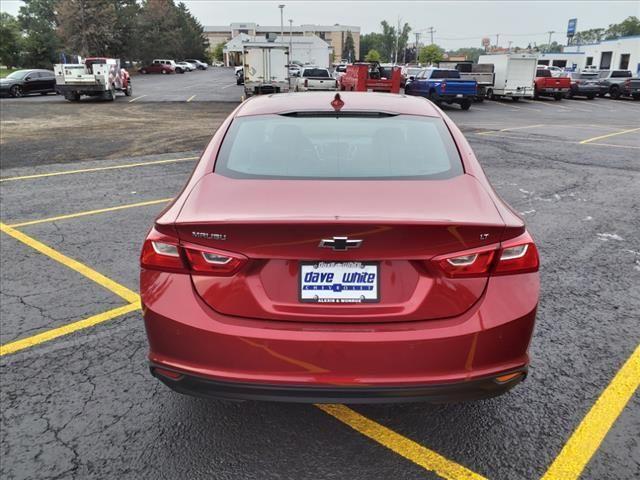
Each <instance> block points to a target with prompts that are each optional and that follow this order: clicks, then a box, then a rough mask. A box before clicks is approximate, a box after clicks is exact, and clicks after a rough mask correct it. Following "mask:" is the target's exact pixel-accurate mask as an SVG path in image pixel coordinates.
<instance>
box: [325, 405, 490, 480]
mask: <svg viewBox="0 0 640 480" xmlns="http://www.w3.org/2000/svg"><path fill="white" fill-rule="evenodd" d="M316 407H318V408H319V409H320V410H322V411H324V412H326V413H328V414H329V415H331V416H333V417H335V418H337V419H338V420H340V421H341V422H343V423H345V424H347V425H348V426H350V427H351V428H353V429H354V430H356V431H357V432H359V433H361V434H362V435H364V436H366V437H369V438H370V439H371V440H373V441H375V442H378V443H379V444H381V445H382V446H384V447H387V448H388V449H389V450H392V451H393V452H395V453H397V454H398V455H401V456H403V457H404V458H406V459H407V460H410V461H412V462H413V463H415V464H417V465H419V466H421V467H422V468H424V469H426V470H429V471H432V472H434V473H436V474H437V475H440V476H441V477H442V478H446V479H449V480H458V479H465V480H482V479H485V477H483V476H481V475H478V474H477V473H475V472H472V471H471V470H469V469H467V468H465V467H463V466H462V465H459V464H457V463H455V462H453V461H451V460H449V459H447V458H445V457H443V456H442V455H440V454H438V453H436V452H434V451H433V450H429V449H428V448H426V447H423V446H422V445H420V444H419V443H416V442H414V441H413V440H409V439H408V438H406V437H403V436H402V435H400V434H398V433H396V432H394V431H393V430H391V429H389V428H387V427H384V426H382V425H380V424H379V423H377V422H374V421H373V420H371V419H369V418H367V417H365V416H363V415H360V414H359V413H358V412H356V411H354V410H351V409H350V408H349V407H346V406H344V405H322V404H317V405H316Z"/></svg>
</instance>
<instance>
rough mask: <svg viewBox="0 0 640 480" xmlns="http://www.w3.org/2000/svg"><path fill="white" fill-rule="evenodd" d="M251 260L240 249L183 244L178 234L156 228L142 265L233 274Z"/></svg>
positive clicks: (205, 273)
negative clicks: (165, 232) (166, 232)
mask: <svg viewBox="0 0 640 480" xmlns="http://www.w3.org/2000/svg"><path fill="white" fill-rule="evenodd" d="M247 260H248V259H247V257H245V256H244V255H240V254H238V253H231V252H226V251H222V250H215V249H211V248H207V247H202V246H200V245H193V244H186V245H185V244H181V243H180V241H179V240H178V239H177V238H176V237H173V236H170V235H167V234H164V233H161V232H159V231H158V230H156V229H155V228H153V229H151V232H149V235H148V236H147V238H146V240H145V242H144V245H143V246H142V253H141V255H140V266H141V267H142V268H146V269H151V270H161V271H165V272H175V273H193V274H198V275H220V276H229V275H233V274H234V273H236V272H237V271H238V270H240V268H241V267H242V266H243V265H244V264H245V263H246V262H247Z"/></svg>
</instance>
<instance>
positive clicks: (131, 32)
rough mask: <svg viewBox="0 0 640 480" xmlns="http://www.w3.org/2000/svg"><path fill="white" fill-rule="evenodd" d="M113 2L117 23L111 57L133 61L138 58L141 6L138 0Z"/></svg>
mask: <svg viewBox="0 0 640 480" xmlns="http://www.w3.org/2000/svg"><path fill="white" fill-rule="evenodd" d="M111 2H112V3H113V7H114V10H115V13H116V21H115V24H114V25H113V31H114V35H113V37H114V38H113V41H112V43H111V52H110V55H112V56H113V57H115V58H120V59H123V60H133V59H135V57H136V48H137V41H138V22H139V20H140V5H138V3H137V2H136V0H111Z"/></svg>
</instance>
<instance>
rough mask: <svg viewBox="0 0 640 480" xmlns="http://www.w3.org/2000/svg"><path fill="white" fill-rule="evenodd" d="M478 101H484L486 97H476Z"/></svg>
mask: <svg viewBox="0 0 640 480" xmlns="http://www.w3.org/2000/svg"><path fill="white" fill-rule="evenodd" d="M476 102H478V103H482V102H484V97H476Z"/></svg>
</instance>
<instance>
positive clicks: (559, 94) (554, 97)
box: [553, 93, 562, 102]
mask: <svg viewBox="0 0 640 480" xmlns="http://www.w3.org/2000/svg"><path fill="white" fill-rule="evenodd" d="M553 99H554V100H555V101H556V102H559V101H560V100H562V94H561V93H556V94H555V95H554V96H553Z"/></svg>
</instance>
